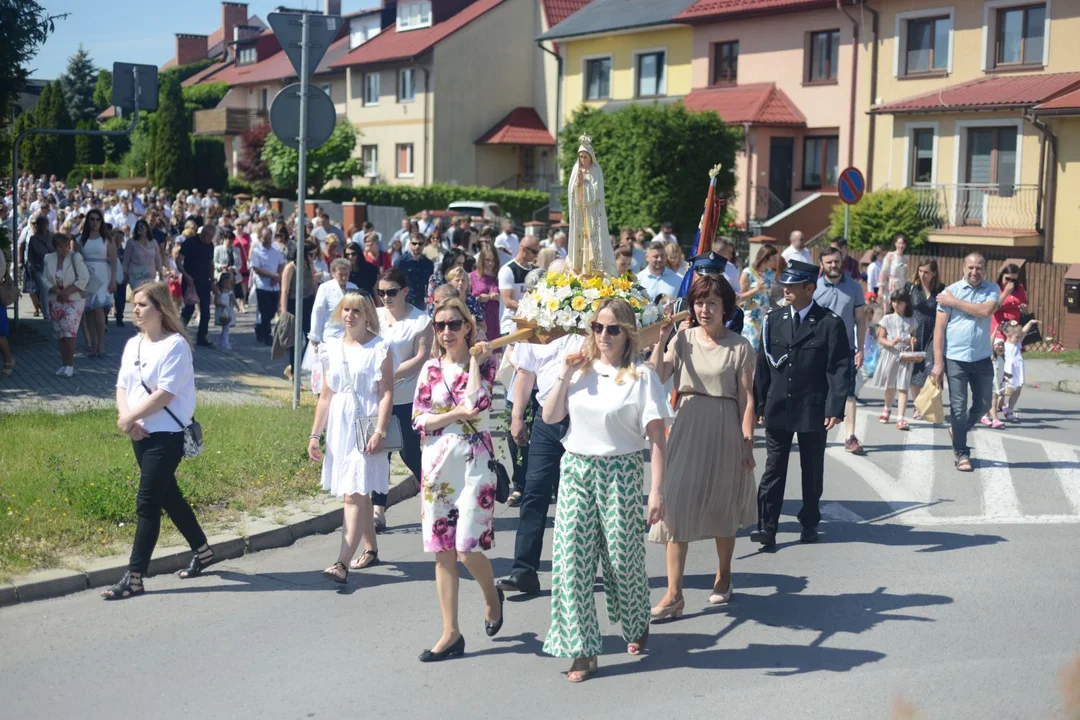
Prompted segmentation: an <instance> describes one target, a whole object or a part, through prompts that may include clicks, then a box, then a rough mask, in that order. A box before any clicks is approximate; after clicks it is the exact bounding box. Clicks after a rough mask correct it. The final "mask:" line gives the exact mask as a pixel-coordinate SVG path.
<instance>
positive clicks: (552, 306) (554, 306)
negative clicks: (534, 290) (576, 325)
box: [547, 298, 559, 312]
mask: <svg viewBox="0 0 1080 720" xmlns="http://www.w3.org/2000/svg"><path fill="white" fill-rule="evenodd" d="M547 309H548V310H550V311H551V312H555V311H556V310H558V309H559V301H558V300H556V299H555V298H552V299H551V300H548V301H547Z"/></svg>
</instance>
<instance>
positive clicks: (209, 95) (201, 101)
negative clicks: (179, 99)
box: [181, 82, 229, 114]
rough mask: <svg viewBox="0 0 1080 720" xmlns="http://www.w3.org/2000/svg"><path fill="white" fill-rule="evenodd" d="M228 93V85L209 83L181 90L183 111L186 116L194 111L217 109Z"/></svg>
mask: <svg viewBox="0 0 1080 720" xmlns="http://www.w3.org/2000/svg"><path fill="white" fill-rule="evenodd" d="M228 92H229V83H223V82H209V83H200V84H198V85H192V86H190V87H186V88H183V89H182V90H181V94H182V96H183V98H184V111H185V112H187V113H188V114H191V113H193V112H194V111H196V110H209V109H210V108H215V107H217V105H218V103H219V102H221V101H222V99H223V98H224V97H225V95H226V94H227V93H228Z"/></svg>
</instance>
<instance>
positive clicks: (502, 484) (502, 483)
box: [439, 361, 510, 504]
mask: <svg viewBox="0 0 1080 720" xmlns="http://www.w3.org/2000/svg"><path fill="white" fill-rule="evenodd" d="M439 371H440V374H442V378H443V385H444V386H446V392H447V393H448V394H449V395H450V397H451V398H453V397H454V391H453V390H451V389H450V385H449V383H447V382H446V374H445V373H443V372H442V361H440V362H439ZM481 437H483V436H481ZM484 446H485V447H486V448H487V451H488V452H489V453H490V454H491V459H489V460H488V470H490V471H491V472H492V473H493V474H494V475H495V502H497V503H500V504H502V503H505V502H506V501H507V500H509V499H510V474H509V473H508V472H506V466H504V465H503V464H502V463H501V462H499V461H498V460H496V459H495V448H494V447H493V446H492V443H491V437H490V435H489V436H488V438H487V441H486V442H485V443H484Z"/></svg>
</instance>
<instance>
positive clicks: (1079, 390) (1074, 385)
mask: <svg viewBox="0 0 1080 720" xmlns="http://www.w3.org/2000/svg"><path fill="white" fill-rule="evenodd" d="M1054 389H1055V390H1057V391H1058V392H1063V393H1070V394H1072V395H1080V381H1077V380H1062V381H1060V382H1058V383H1056V384H1055V385H1054Z"/></svg>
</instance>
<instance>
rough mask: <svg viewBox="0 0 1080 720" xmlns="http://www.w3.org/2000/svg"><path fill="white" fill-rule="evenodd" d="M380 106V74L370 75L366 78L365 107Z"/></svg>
mask: <svg viewBox="0 0 1080 720" xmlns="http://www.w3.org/2000/svg"><path fill="white" fill-rule="evenodd" d="M378 104H379V73H377V72H373V73H368V74H367V75H365V76H364V105H378Z"/></svg>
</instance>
